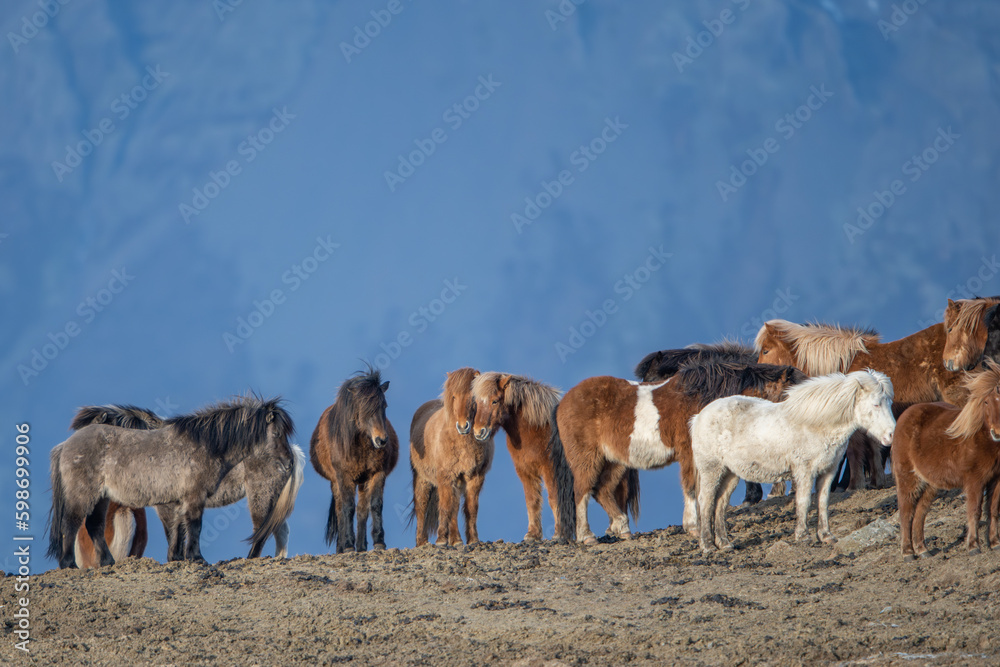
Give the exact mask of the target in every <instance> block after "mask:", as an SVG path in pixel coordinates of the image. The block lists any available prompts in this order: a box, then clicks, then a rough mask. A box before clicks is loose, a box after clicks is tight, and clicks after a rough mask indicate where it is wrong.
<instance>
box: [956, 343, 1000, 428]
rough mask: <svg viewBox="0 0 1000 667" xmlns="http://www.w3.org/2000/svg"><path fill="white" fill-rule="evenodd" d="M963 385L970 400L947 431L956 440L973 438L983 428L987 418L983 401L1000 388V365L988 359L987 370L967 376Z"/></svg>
mask: <svg viewBox="0 0 1000 667" xmlns="http://www.w3.org/2000/svg"><path fill="white" fill-rule="evenodd" d="M963 384H964V385H965V388H966V389H968V390H969V400H968V402H967V403H966V404H965V405H964V406H963V407H962V411H961V412H959V413H958V416H957V417H955V421H953V422H952V423H951V426H949V427H948V428H947V429H946V430H945V433H946V434H947V435H948V437H951V438H955V439H956V440H963V439H965V438H971V437H972V436H974V435H975V434H976V433H977V432H978V431H979V429H981V428H982V427H983V419H984V417H985V411H984V410H983V399H984V398H986V397H987V396H988V395H989V394H990V393H992V392H994V391H996V390H997V387H998V386H1000V364H998V363H997V362H995V361H993V360H992V359H987V360H986V368H985V369H983V370H981V371H979V372H976V373H969V374H967V376H966V378H965V382H963Z"/></svg>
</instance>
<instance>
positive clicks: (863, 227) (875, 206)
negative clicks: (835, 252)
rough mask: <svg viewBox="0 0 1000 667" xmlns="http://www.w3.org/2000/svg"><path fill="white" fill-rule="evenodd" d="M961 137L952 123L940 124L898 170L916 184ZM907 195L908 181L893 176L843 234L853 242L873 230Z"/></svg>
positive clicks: (874, 192) (873, 193)
mask: <svg viewBox="0 0 1000 667" xmlns="http://www.w3.org/2000/svg"><path fill="white" fill-rule="evenodd" d="M961 136H962V135H960V134H956V133H955V132H952V130H951V125H949V126H948V129H947V130H946V129H944V128H943V127H938V130H937V135H936V136H935V137H934V140H933V141H932V142H931V143H930V144H928V146H927V147H926V148H925V149H923V150H922V151H920V152H919V153H917V154H916V155H913V156H911V157H910V159H909V160H906V161H905V162H904V163H903V164H902V166H900V168H899V170H900V171H901V172H902V173H903V175H904V176H907V177H909V178H908V180H909V181H910V182H911V183H916V182H917V181H919V180H920V177H921V176H923V175H924V174H925V173H926V172H927V170H928V169H930V168H931V165H933V164H934V163H935V162H937V161H938V159H939V158H940V157H941V155H942V154H944V153H947V152H948V151H949V150H950V149H951V147H952V146H954V145H955V140H956V139H959V138H961ZM905 194H906V183H905V182H903V180H902V179H900V178H897V179H894V180H893V181H892V182H891V183H889V187H888V189H886V190H875V191H873V192H872V201H871V202H870V203H868V204H867V205H865V206H859V207H858V219H857V221H856V223H855V224H851V223H849V222H845V223H844V234H845V235H846V236H847V240H848V241H850V242H851V243H852V244H853V243H854V242H855V241H856V240H857V238H858V237H859V236H863V235H864V233H865V232H867V231H868V230H869V229H871V227H872V225H874V224H875V221H876V220H878V219H879V218H881V217H882V216H883V215H885V214H886V213H887V212H888V211H889V209H890V208H892V206H893V205H894V204H895V203H896V201H898V200H899V198H900V197H902V196H903V195H905Z"/></svg>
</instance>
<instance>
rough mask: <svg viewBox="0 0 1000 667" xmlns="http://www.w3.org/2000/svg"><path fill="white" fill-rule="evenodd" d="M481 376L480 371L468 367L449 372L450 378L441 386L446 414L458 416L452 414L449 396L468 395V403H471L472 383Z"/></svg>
mask: <svg viewBox="0 0 1000 667" xmlns="http://www.w3.org/2000/svg"><path fill="white" fill-rule="evenodd" d="M479 377H480V375H479V371H477V370H476V369H475V368H468V367H466V368H459V369H458V370H454V371H452V372H450V373H448V378H447V379H446V380H445V381H444V386H443V387H441V400H442V401H443V402H444V410H445V414H448V416H450V417H455V416H457V415H452V414H450V411H451V401H449V400H448V397H449V396H459V397H463V396H466V397H468V398H467V400H466V403H471V401H472V385H473V382H475V380H477V379H478V378H479ZM470 409H471V408H470Z"/></svg>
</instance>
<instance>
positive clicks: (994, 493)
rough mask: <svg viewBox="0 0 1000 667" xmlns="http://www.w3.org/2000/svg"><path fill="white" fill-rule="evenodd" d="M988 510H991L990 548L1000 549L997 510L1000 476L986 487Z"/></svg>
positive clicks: (999, 523) (999, 497) (999, 498)
mask: <svg viewBox="0 0 1000 667" xmlns="http://www.w3.org/2000/svg"><path fill="white" fill-rule="evenodd" d="M986 500H987V505H986V507H987V512H989V519H990V522H989V529H988V533H987V540H989V545H990V549H1000V522H998V519H997V512H998V510H1000V477H994V478H993V480H991V481H990V483H989V484H988V485H987V487H986Z"/></svg>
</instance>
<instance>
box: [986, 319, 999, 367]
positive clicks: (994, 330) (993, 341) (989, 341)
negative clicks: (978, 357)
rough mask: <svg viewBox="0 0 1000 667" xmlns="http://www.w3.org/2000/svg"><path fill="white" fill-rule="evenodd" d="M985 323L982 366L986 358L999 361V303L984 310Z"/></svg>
mask: <svg viewBox="0 0 1000 667" xmlns="http://www.w3.org/2000/svg"><path fill="white" fill-rule="evenodd" d="M983 323H984V324H985V325H986V346H985V347H984V348H983V361H982V365H983V367H985V366H986V360H987V359H992V360H993V361H996V362H998V363H1000V304H998V305H996V306H993V307H992V308H990V309H989V310H987V311H986V315H985V316H984V317H983Z"/></svg>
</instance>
